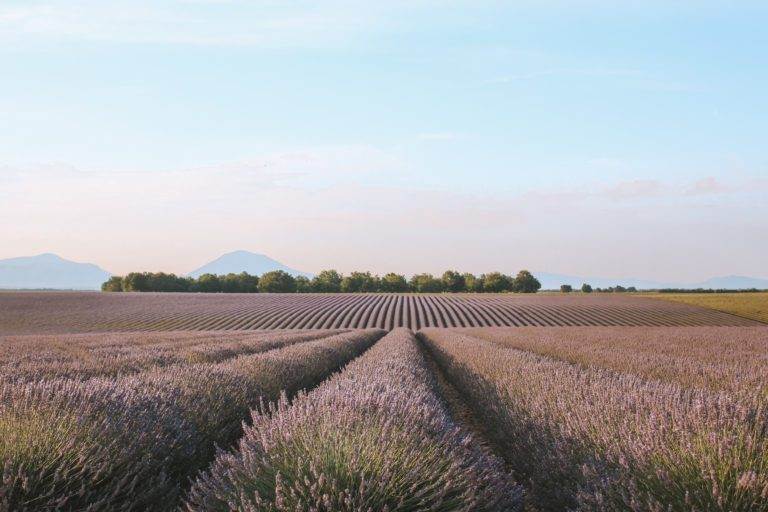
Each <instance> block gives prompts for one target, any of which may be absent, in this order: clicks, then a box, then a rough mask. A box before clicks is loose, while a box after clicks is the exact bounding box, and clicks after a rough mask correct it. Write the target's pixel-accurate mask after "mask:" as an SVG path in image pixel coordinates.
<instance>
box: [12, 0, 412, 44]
mask: <svg viewBox="0 0 768 512" xmlns="http://www.w3.org/2000/svg"><path fill="white" fill-rule="evenodd" d="M404 8H412V7H411V6H409V5H408V4H406V3H405V2H394V3H376V4H369V3H357V2H352V1H348V0H329V1H326V2H321V3H315V2H309V1H307V0H299V1H295V2H273V1H266V0H262V1H251V2H248V1H235V0H232V1H225V0H168V1H165V2H152V1H149V0H115V1H110V2H104V1H101V0H39V1H35V0H29V1H27V0H25V1H19V0H9V1H8V2H6V3H5V4H3V5H0V41H2V40H3V39H5V40H11V41H22V42H30V41H46V40H54V41H60V40H71V41H98V42H117V43H139V44H147V43H149V44H151V43H166V44H186V45H231V46H257V47H264V48H286V47H287V48H290V47H302V48H303V47H311V48H317V47H322V46H326V45H330V46H336V45H339V44H343V43H345V42H347V41H349V40H350V38H352V37H354V36H357V35H366V34H368V33H370V32H371V31H374V30H376V29H378V28H384V27H387V26H388V25H389V24H390V22H391V20H393V19H394V18H395V14H396V13H397V12H398V11H402V9H404Z"/></svg>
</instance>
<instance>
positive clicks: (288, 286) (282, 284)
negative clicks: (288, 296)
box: [259, 270, 296, 293]
mask: <svg viewBox="0 0 768 512" xmlns="http://www.w3.org/2000/svg"><path fill="white" fill-rule="evenodd" d="M259 291H260V292H261V293H294V292H295V291H296V279H295V278H294V277H293V276H292V275H291V274H289V273H288V272H285V271H283V270H273V271H272V272H267V273H266V274H264V275H262V276H261V277H260V278H259Z"/></svg>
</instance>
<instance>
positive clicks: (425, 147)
mask: <svg viewBox="0 0 768 512" xmlns="http://www.w3.org/2000/svg"><path fill="white" fill-rule="evenodd" d="M616 4H618V2H606V1H598V0H595V1H578V0H574V1H570V2H569V1H557V0H552V1H541V2H533V1H521V2H485V1H474V2H466V1H447V2H438V1H429V0H425V1H418V0H416V1H410V2H405V1H397V0H396V1H391V2H360V1H358V2H342V1H336V0H329V1H326V2H303V1H284V2H278V1H248V2H246V1H237V0H231V1H227V0H165V1H162V0H161V1H154V2H147V1H141V0H138V1H137V0H134V1H123V0H117V1H110V2H103V1H95V0H91V1H85V0H67V1H52V0H42V1H29V0H26V1H16V0H10V1H9V0H2V1H0V63H1V65H2V67H1V68H0V216H1V217H2V218H4V219H10V220H11V222H3V223H2V225H0V236H2V238H3V240H4V243H3V244H2V246H0V257H11V256H18V255H22V254H33V253H36V252H47V251H52V252H58V253H60V254H62V255H63V256H65V257H70V258H74V259H79V260H85V261H95V262H97V263H99V264H101V265H102V266H104V267H105V268H108V269H109V270H112V271H115V272H124V271H127V270H133V269H163V270H171V271H176V272H184V271H188V270H191V269H192V268H194V267H196V266H198V265H199V264H200V263H202V262H204V261H206V260H209V259H212V258H214V257H216V256H218V255H219V254H220V253H223V252H226V251H229V250H233V249H239V248H243V249H250V250H255V251H258V252H264V253H267V254H269V255H271V256H272V257H275V258H276V259H280V260H282V261H284V262H286V263H288V264H291V265H292V266H294V267H299V268H303V269H305V270H307V271H317V270H319V269H321V268H325V267H328V266H335V267H337V268H339V269H340V270H344V271H349V270H353V269H356V268H366V269H371V270H374V271H378V272H385V271H389V270H395V271H400V272H405V273H410V272H414V271H420V270H428V271H433V272H438V271H441V270H442V269H444V268H446V267H459V268H461V269H466V270H470V271H487V270H491V269H501V270H504V271H514V270H516V269H518V268H521V267H528V268H531V269H534V270H541V271H551V272H563V273H575V274H582V275H605V276H608V277H622V276H636V277H644V278H649V279H667V280H669V279H676V280H691V281H695V280H698V279H703V278H706V277H709V276H711V275H721V274H734V273H735V274H751V275H757V276H763V277H768V269H766V268H765V264H764V261H763V260H764V255H765V253H766V250H768V236H766V233H768V206H767V205H768V155H766V143H765V141H766V133H768V95H766V93H765V91H766V90H768V52H766V51H765V49H766V48H768V31H766V30H765V29H764V27H765V25H766V22H768V6H767V5H766V4H765V3H764V2H737V3H734V2H715V1H710V2H706V1H705V2H684V1H667V2H655V1H649V2H621V5H616ZM761 4H762V5H761ZM169 233H173V236H171V237H169V236H168V234H169ZM169 239H170V240H169Z"/></svg>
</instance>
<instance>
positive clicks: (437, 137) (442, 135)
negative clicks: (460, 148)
mask: <svg viewBox="0 0 768 512" xmlns="http://www.w3.org/2000/svg"><path fill="white" fill-rule="evenodd" d="M417 137H418V139H419V140H427V141H441V140H444V141H451V140H459V139H461V138H463V136H462V135H461V134H458V133H454V132H426V133H420V134H419V135H418V136H417Z"/></svg>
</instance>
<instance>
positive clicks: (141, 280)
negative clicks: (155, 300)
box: [123, 272, 151, 292]
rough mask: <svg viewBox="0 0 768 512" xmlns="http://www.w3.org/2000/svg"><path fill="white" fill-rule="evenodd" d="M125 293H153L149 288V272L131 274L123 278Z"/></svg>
mask: <svg viewBox="0 0 768 512" xmlns="http://www.w3.org/2000/svg"><path fill="white" fill-rule="evenodd" d="M123 291H126V292H148V291H151V289H150V287H149V273H148V272H131V273H129V274H126V275H125V277H123Z"/></svg>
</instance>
